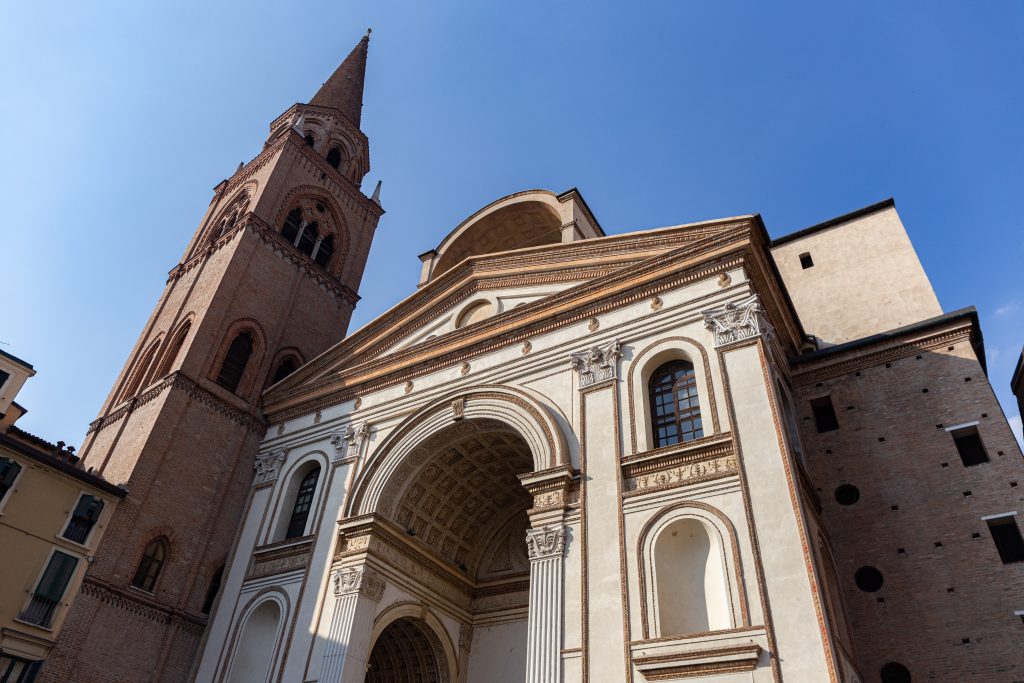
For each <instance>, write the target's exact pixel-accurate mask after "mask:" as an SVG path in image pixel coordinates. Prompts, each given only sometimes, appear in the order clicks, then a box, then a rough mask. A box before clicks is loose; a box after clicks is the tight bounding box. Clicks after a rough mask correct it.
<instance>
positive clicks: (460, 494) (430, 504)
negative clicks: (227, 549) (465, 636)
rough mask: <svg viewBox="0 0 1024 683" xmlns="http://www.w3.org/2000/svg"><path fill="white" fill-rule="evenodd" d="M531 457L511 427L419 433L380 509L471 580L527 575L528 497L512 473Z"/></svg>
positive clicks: (469, 426) (493, 423)
mask: <svg viewBox="0 0 1024 683" xmlns="http://www.w3.org/2000/svg"><path fill="white" fill-rule="evenodd" d="M532 469H533V457H532V455H531V454H530V449H529V447H528V446H527V444H526V442H525V441H524V440H523V438H522V437H521V436H520V435H519V433H518V432H516V431H515V430H514V429H513V428H512V427H510V426H508V425H506V424H505V423H503V422H500V421H498V420H493V419H475V420H468V419H467V420H460V421H457V422H455V423H453V424H452V425H451V426H449V427H446V428H445V429H442V430H440V431H438V432H436V433H435V434H433V435H432V436H430V437H428V438H427V439H425V440H424V441H423V442H422V443H421V444H420V445H418V446H417V447H416V448H415V449H414V450H413V451H412V452H411V453H410V454H409V456H408V457H407V458H406V459H405V461H404V462H403V463H402V465H400V466H399V467H398V469H397V470H396V472H395V473H394V475H393V476H392V477H391V478H390V481H389V483H388V485H387V487H386V488H385V489H384V492H383V495H382V497H381V498H382V500H383V501H390V502H391V504H390V506H386V507H385V509H383V510H382V512H383V514H384V516H385V517H387V518H388V519H390V520H391V521H393V522H395V523H396V524H397V525H398V526H400V527H401V528H402V529H403V530H405V531H406V533H407V534H408V535H409V536H412V537H413V538H414V539H415V542H417V543H420V544H423V545H425V546H426V547H428V548H429V549H430V550H431V551H432V553H434V554H435V556H436V557H438V558H439V559H440V560H441V561H443V562H447V563H449V564H451V565H454V566H455V567H457V568H458V570H459V571H460V572H463V573H464V574H465V576H467V577H468V578H469V579H471V580H472V581H474V582H476V583H486V582H488V581H493V580H499V579H503V578H507V577H509V576H516V575H521V576H523V577H528V576H529V562H528V560H527V554H526V541H525V538H526V529H527V527H528V526H529V520H528V518H527V510H528V509H529V507H530V504H531V498H530V495H529V494H528V493H527V492H526V489H524V488H523V486H522V484H521V483H520V482H519V479H518V477H517V475H520V474H523V473H525V472H529V471H531V470H532Z"/></svg>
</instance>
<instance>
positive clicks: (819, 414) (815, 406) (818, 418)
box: [811, 396, 839, 433]
mask: <svg viewBox="0 0 1024 683" xmlns="http://www.w3.org/2000/svg"><path fill="white" fill-rule="evenodd" d="M811 410H813V411H814V424H815V425H816V426H817V427H818V432H819V433H821V432H831V431H834V430H836V429H839V420H837V419H836V410H835V408H833V407H832V397H831V396H822V397H821V398H816V399H814V400H812V401H811Z"/></svg>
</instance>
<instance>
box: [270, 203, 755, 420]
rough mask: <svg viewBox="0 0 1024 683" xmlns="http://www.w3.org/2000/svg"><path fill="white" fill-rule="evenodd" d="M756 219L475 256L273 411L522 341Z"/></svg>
mask: <svg viewBox="0 0 1024 683" xmlns="http://www.w3.org/2000/svg"><path fill="white" fill-rule="evenodd" d="M755 225H756V218H755V217H751V216H744V217H738V218H729V219H721V220H716V221H707V222H702V223H695V224H689V225H681V226H675V227H670V228H660V229H656V230H649V231H644V232H635V233H627V234H622V235H613V236H609V237H602V238H595V239H587V240H582V241H577V242H569V243H564V244H554V245H546V246H543V247H533V248H528V249H519V250H515V251H508V252H501V253H495V254H487V255H484V256H475V257H471V258H468V259H466V260H464V261H462V262H461V263H460V264H458V265H457V266H455V267H454V268H452V269H451V270H449V271H447V272H445V273H444V274H443V275H442V276H440V277H438V278H436V279H433V280H431V281H430V282H428V283H426V284H425V285H424V286H422V287H421V288H420V289H419V290H418V291H416V292H415V293H414V294H412V295H411V296H409V297H408V298H406V299H405V300H404V301H402V302H400V303H399V304H397V305H396V306H394V307H392V308H391V309H390V310H388V311H387V312H386V313H384V314H383V315H381V316H379V317H378V318H376V319H375V320H373V321H371V322H370V323H368V324H367V325H366V326H364V327H363V328H361V329H360V330H358V331H357V332H355V333H354V334H352V335H351V336H349V337H348V338H346V339H344V340H342V341H341V342H339V343H338V344H336V345H335V346H333V347H332V348H331V349H329V350H327V351H326V352H324V353H323V354H321V355H320V356H319V357H317V358H315V359H313V360H312V361H310V362H309V363H307V364H306V365H304V366H303V367H302V368H300V369H299V370H298V371H296V372H295V373H294V374H293V375H291V376H290V377H288V378H287V379H285V380H283V381H282V382H280V383H279V384H277V385H275V386H274V387H272V388H271V389H269V390H268V392H267V393H266V394H265V395H264V403H265V406H266V408H267V411H268V414H271V415H273V414H275V413H278V412H280V411H281V410H282V409H287V408H290V407H292V406H294V405H296V404H297V403H304V402H305V401H306V400H307V399H312V398H314V397H322V396H324V395H325V394H330V393H336V392H339V391H342V390H345V389H353V390H354V388H355V387H357V386H359V385H362V384H364V383H365V382H366V381H368V380H370V379H374V380H375V381H374V385H375V386H377V385H378V384H379V381H380V380H381V378H382V377H385V376H386V375H388V374H389V373H392V372H394V371H396V370H398V369H399V368H404V367H408V366H410V365H415V364H421V365H423V367H424V368H426V367H427V366H428V365H431V364H435V363H442V364H444V363H445V362H448V363H449V364H451V363H456V362H461V361H458V360H456V359H455V356H457V355H458V354H459V353H462V354H464V353H466V352H468V351H469V350H470V349H472V348H473V347H474V346H476V345H480V344H481V343H485V342H493V341H494V340H496V339H508V343H514V342H513V340H512V337H513V336H514V333H516V331H517V330H519V331H521V330H534V331H535V330H536V329H537V326H538V325H543V324H544V323H545V321H548V322H551V321H554V320H556V319H560V318H562V319H564V318H565V317H566V316H567V315H580V314H582V313H583V312H584V311H585V310H586V309H587V307H588V306H592V305H595V304H597V303H599V302H602V301H604V300H608V298H609V297H610V296H613V295H614V296H619V295H622V294H623V293H624V292H627V291H628V290H629V289H630V288H631V287H635V286H637V285H639V284H642V283H644V282H647V283H650V282H653V281H655V280H657V279H658V278H664V277H666V276H669V275H671V274H673V273H678V272H680V270H681V269H686V268H693V267H696V266H699V265H700V264H701V263H705V262H711V261H713V260H714V259H716V258H719V257H721V256H722V255H724V254H727V253H729V252H735V251H737V250H739V249H742V248H743V247H744V245H746V244H748V243H749V240H750V235H751V234H752V232H754V231H756V227H755ZM502 299H503V300H504V302H505V304H508V305H507V307H506V308H504V309H502V310H496V311H493V312H491V314H490V315H486V316H484V317H483V318H482V319H479V320H474V321H472V322H470V323H469V324H465V325H462V326H457V325H455V324H453V323H452V320H453V317H454V316H456V315H457V314H458V313H459V312H460V311H461V310H462V309H463V308H465V307H466V306H467V305H471V304H472V303H473V302H474V301H477V300H489V301H494V300H502ZM446 357H447V358H448V361H445V360H444V359H445V358H446ZM364 388H365V387H364Z"/></svg>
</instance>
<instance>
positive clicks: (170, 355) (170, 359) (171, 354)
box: [156, 322, 192, 377]
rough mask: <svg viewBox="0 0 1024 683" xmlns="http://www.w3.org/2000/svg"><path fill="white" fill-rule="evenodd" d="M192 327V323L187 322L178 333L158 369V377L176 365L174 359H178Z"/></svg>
mask: <svg viewBox="0 0 1024 683" xmlns="http://www.w3.org/2000/svg"><path fill="white" fill-rule="evenodd" d="M191 329H192V323H190V322H186V323H185V325H184V327H182V328H181V331H180V332H179V333H178V336H177V337H176V338H175V339H174V343H173V344H171V348H169V349H167V354H166V355H165V356H164V360H163V362H162V363H161V364H160V367H159V369H158V370H157V371H156V377H163V376H165V375H166V374H167V373H169V372H170V371H171V368H172V367H174V361H176V360H178V354H180V353H181V347H183V346H184V345H185V340H186V339H188V333H189V331H191Z"/></svg>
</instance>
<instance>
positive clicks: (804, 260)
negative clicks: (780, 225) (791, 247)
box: [800, 251, 814, 270]
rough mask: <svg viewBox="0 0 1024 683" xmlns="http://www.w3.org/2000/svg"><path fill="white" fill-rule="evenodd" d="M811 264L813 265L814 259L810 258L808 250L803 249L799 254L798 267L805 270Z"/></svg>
mask: <svg viewBox="0 0 1024 683" xmlns="http://www.w3.org/2000/svg"><path fill="white" fill-rule="evenodd" d="M813 265H814V259H812V258H811V253H810V252H809V251H805V252H804V253H802V254H800V267H801V268H803V269H804V270H807V269H808V268H810V267H811V266H813Z"/></svg>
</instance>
